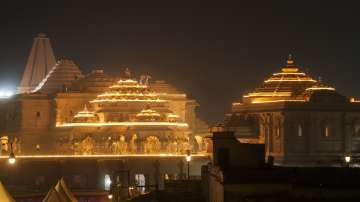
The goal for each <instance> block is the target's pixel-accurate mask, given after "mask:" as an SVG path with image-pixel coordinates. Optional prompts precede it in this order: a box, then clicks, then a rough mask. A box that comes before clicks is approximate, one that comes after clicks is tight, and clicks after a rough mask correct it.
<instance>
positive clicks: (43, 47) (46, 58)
mask: <svg viewBox="0 0 360 202" xmlns="http://www.w3.org/2000/svg"><path fill="white" fill-rule="evenodd" d="M54 65H55V56H54V52H53V50H52V47H51V44H50V40H49V38H47V36H46V34H44V33H39V34H38V35H37V37H35V38H34V42H33V46H32V48H31V52H30V55H29V57H28V60H27V63H26V66H25V71H24V74H23V76H22V79H21V82H20V86H19V87H18V93H29V92H31V91H32V90H34V89H35V88H36V86H37V85H38V84H39V83H40V82H41V81H42V80H43V79H44V78H45V77H46V75H47V74H48V73H49V71H50V70H51V69H52V67H53V66H54Z"/></svg>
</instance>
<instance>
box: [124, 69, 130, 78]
mask: <svg viewBox="0 0 360 202" xmlns="http://www.w3.org/2000/svg"><path fill="white" fill-rule="evenodd" d="M125 77H126V78H131V72H130V69H129V68H126V69H125Z"/></svg>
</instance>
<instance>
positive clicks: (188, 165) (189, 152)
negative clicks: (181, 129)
mask: <svg viewBox="0 0 360 202" xmlns="http://www.w3.org/2000/svg"><path fill="white" fill-rule="evenodd" d="M190 161H191V151H190V149H188V150H186V162H187V179H188V180H189V179H190Z"/></svg>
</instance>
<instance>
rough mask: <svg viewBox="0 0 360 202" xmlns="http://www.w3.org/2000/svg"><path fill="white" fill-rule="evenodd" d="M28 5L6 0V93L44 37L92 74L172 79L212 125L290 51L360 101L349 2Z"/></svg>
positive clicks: (1, 13) (357, 47)
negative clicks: (93, 71)
mask: <svg viewBox="0 0 360 202" xmlns="http://www.w3.org/2000/svg"><path fill="white" fill-rule="evenodd" d="M25 2H27V3H21V2H20V3H19V1H18V2H17V4H18V5H10V4H7V3H6V2H3V1H2V2H1V6H0V25H1V26H0V27H1V32H0V89H1V88H14V86H16V85H17V82H18V81H19V78H20V76H21V74H22V71H23V69H24V65H25V62H26V58H27V55H28V53H29V50H30V48H31V45H32V41H33V37H34V36H35V35H36V34H37V33H38V32H45V33H48V35H49V37H50V38H51V41H52V45H53V48H54V51H55V54H56V56H57V57H59V56H67V57H70V58H73V59H74V60H75V61H76V62H77V63H78V64H80V66H81V68H82V69H83V71H85V72H88V71H89V70H91V69H92V68H94V67H96V66H102V67H104V69H105V70H106V71H107V72H109V73H116V74H118V73H120V72H121V71H122V69H123V68H124V67H129V68H131V69H132V71H133V72H134V73H136V74H138V75H139V74H143V73H149V74H151V75H152V77H153V79H163V80H167V81H168V82H169V83H171V84H173V85H174V86H176V87H177V88H178V89H180V90H183V91H185V92H186V93H187V94H188V95H189V96H190V97H191V98H194V99H196V100H198V102H199V103H200V105H201V107H200V109H199V113H200V116H201V117H203V118H204V119H205V120H207V121H209V122H211V123H214V122H217V121H220V120H222V118H223V115H224V113H225V112H228V111H229V110H230V104H231V102H232V101H234V100H235V99H238V98H240V97H241V95H242V94H243V93H245V92H247V91H250V90H252V89H253V88H255V87H256V86H258V85H259V84H260V82H261V81H262V80H263V79H265V78H266V77H267V76H269V75H270V74H271V73H273V72H275V71H278V70H279V67H280V66H281V65H282V64H283V63H284V61H285V58H286V56H287V54H288V53H292V54H293V55H294V56H295V60H296V62H297V64H299V65H302V66H304V67H305V69H306V70H307V71H308V72H309V73H310V75H312V76H313V77H315V78H317V77H318V76H321V77H322V78H323V80H325V81H326V82H328V83H330V84H331V85H333V86H335V87H336V88H337V90H338V91H339V92H340V93H342V94H344V95H353V96H358V97H360V91H359V88H358V86H359V84H360V80H359V79H358V78H359V76H358V74H359V72H360V71H359V65H360V64H359V63H360V62H359V53H360V25H359V22H360V19H359V14H358V13H359V11H358V7H357V6H356V5H350V4H345V2H347V1H337V4H331V3H330V1H326V4H321V3H319V2H318V1H316V2H318V3H316V4H314V3H313V2H315V1H312V3H311V4H306V3H304V2H303V1H301V3H300V1H292V2H293V3H291V4H289V3H287V2H286V1H283V2H282V1H276V2H277V3H276V4H275V3H271V2H275V1H271V2H270V1H263V2H261V1H254V3H252V5H250V3H248V2H249V1H239V2H237V3H232V4H230V3H228V4H226V3H219V2H218V3H217V4H211V3H210V2H207V3H206V4H204V3H203V4H200V3H191V4H187V3H184V1H178V2H179V3H172V4H170V3H169V2H175V1H168V4H160V3H159V4H157V3H155V2H154V1H143V2H149V3H145V4H144V3H143V2H142V1H135V2H136V4H133V5H130V4H129V3H128V2H130V1H114V2H117V3H110V1H82V2H79V1H72V2H71V1H69V2H64V1H58V3H54V2H55V1H46V2H41V3H38V4H34V1H25ZM37 2H39V1H37ZM75 2H76V3H75ZM91 2H96V3H91ZM119 2H120V3H119ZM150 2H151V3H150ZM245 2H246V3H245ZM265 2H267V3H265ZM324 2H325V1H324ZM340 2H342V3H340Z"/></svg>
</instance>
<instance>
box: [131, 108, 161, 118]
mask: <svg viewBox="0 0 360 202" xmlns="http://www.w3.org/2000/svg"><path fill="white" fill-rule="evenodd" d="M140 116H160V114H159V113H157V112H156V111H155V110H152V109H143V110H141V112H140V113H138V114H136V117H140Z"/></svg>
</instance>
